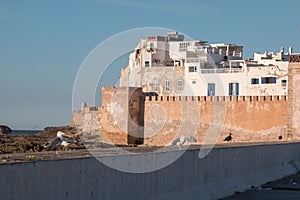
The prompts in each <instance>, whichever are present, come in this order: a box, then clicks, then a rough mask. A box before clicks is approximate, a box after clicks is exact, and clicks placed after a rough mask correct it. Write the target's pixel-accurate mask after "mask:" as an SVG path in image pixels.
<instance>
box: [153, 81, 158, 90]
mask: <svg viewBox="0 0 300 200" xmlns="http://www.w3.org/2000/svg"><path fill="white" fill-rule="evenodd" d="M153 90H154V91H157V90H158V80H156V79H155V80H153Z"/></svg>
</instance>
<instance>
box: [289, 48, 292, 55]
mask: <svg viewBox="0 0 300 200" xmlns="http://www.w3.org/2000/svg"><path fill="white" fill-rule="evenodd" d="M292 54H293V48H292V47H289V55H292Z"/></svg>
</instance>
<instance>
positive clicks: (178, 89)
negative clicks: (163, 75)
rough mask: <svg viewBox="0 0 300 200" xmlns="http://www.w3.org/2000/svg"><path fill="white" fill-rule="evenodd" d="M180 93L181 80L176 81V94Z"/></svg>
mask: <svg viewBox="0 0 300 200" xmlns="http://www.w3.org/2000/svg"><path fill="white" fill-rule="evenodd" d="M181 91H182V80H178V81H177V92H181Z"/></svg>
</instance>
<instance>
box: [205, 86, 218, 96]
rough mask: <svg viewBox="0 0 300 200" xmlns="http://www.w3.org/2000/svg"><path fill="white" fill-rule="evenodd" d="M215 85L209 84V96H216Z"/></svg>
mask: <svg viewBox="0 0 300 200" xmlns="http://www.w3.org/2000/svg"><path fill="white" fill-rule="evenodd" d="M215 87H216V84H215V83H209V84H208V87H207V96H215Z"/></svg>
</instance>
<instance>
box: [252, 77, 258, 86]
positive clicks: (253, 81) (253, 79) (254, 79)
mask: <svg viewBox="0 0 300 200" xmlns="http://www.w3.org/2000/svg"><path fill="white" fill-rule="evenodd" d="M251 84H252V85H257V84H259V79H258V78H252V79H251Z"/></svg>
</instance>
